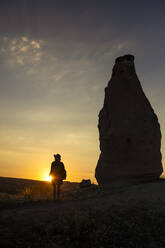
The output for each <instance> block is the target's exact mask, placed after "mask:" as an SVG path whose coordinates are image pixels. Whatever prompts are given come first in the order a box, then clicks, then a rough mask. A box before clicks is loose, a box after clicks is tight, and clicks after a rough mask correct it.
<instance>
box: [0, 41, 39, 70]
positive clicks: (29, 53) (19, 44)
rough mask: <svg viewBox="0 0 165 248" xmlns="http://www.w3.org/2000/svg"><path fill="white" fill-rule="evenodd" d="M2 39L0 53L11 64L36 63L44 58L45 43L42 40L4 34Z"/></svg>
mask: <svg viewBox="0 0 165 248" xmlns="http://www.w3.org/2000/svg"><path fill="white" fill-rule="evenodd" d="M0 41H1V50H0V53H1V55H2V56H4V59H5V61H6V62H7V63H8V64H9V65H10V66H16V65H21V66H25V65H27V64H29V65H32V64H33V65H34V64H36V63H39V62H40V61H41V60H42V55H43V53H42V50H43V44H44V42H43V41H42V40H34V39H33V40H31V39H29V38H28V37H26V36H22V37H16V38H15V37H14V38H9V37H7V36H4V37H2V38H1V39H0Z"/></svg>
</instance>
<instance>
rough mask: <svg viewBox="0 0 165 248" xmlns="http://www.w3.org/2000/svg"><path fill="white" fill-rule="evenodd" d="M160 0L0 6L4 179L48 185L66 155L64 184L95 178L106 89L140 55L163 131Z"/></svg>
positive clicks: (36, 1)
mask: <svg viewBox="0 0 165 248" xmlns="http://www.w3.org/2000/svg"><path fill="white" fill-rule="evenodd" d="M164 11H165V2H164V1H163V0H158V1H155V0H154V1H153V0H148V1H147V0H145V1H144V0H143V1H141V0H139V1H132V0H125V1H123V0H115V1H111V0H107V1H106V0H102V1H100V0H99V1H98V0H93V1H92V0H88V1H86V0H83V1H80V0H77V1H73V0H69V1H68V0H65V1H64V0H58V1H56V0H52V1H51V0H46V1H45V0H1V1H0V116H1V118H0V137H1V139H0V176H6V177H17V178H31V179H39V180H45V178H46V176H47V175H48V174H49V170H50V164H51V162H52V160H53V154H55V153H60V154H61V156H62V161H63V162H64V164H65V167H66V170H67V180H69V181H81V180H82V179H83V178H84V179H88V178H90V179H91V180H92V182H95V178H94V173H95V167H96V164H97V160H98V157H99V154H100V150H99V135H98V129H97V123H98V114H99V111H100V109H101V108H102V106H103V101H104V88H105V87H106V86H107V83H108V81H109V79H110V77H111V72H112V67H113V65H114V61H115V58H116V57H118V56H121V55H124V54H128V53H130V54H133V55H134V56H135V66H136V71H137V74H138V77H139V79H140V81H141V85H142V87H143V89H144V91H145V94H146V96H147V97H148V99H149V101H150V102H151V104H152V106H153V108H154V110H155V112H156V114H157V116H158V119H159V122H160V125H161V132H162V155H163V160H164V157H165V154H164V146H165V140H164V134H165V133H164V130H165V116H164V108H165V98H164V92H165V82H164V81H165V80H164V78H165V70H164V65H165V49H164V46H165V32H164V26H165V15H164Z"/></svg>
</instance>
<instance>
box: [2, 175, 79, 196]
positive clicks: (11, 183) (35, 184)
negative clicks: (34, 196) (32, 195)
mask: <svg viewBox="0 0 165 248" xmlns="http://www.w3.org/2000/svg"><path fill="white" fill-rule="evenodd" d="M78 185H79V183H75V182H68V181H64V183H63V189H64V188H66V187H67V188H73V187H74V188H75V187H78ZM27 188H33V189H34V188H36V189H43V188H45V189H51V188H52V185H51V183H50V182H47V181H39V180H32V179H22V178H10V177H0V193H7V194H19V193H21V192H22V191H24V190H25V189H27Z"/></svg>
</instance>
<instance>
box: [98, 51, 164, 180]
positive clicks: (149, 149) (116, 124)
mask: <svg viewBox="0 0 165 248" xmlns="http://www.w3.org/2000/svg"><path fill="white" fill-rule="evenodd" d="M98 129H99V140H100V150H101V154H100V157H99V160H98V163H97V166H96V170H95V176H96V179H97V182H98V183H99V184H100V185H106V184H111V183H112V182H117V181H120V182H121V181H122V182H128V181H134V180H144V181H146V180H153V179H156V178H159V177H160V175H161V173H162V171H163V169H162V163H161V158H162V156H161V152H160V148H161V132H160V125H159V122H158V118H157V116H156V114H155V113H154V110H153V108H152V106H151V104H150V102H149V101H148V99H147V97H146V96H145V94H144V91H143V89H142V86H141V84H140V81H139V79H138V77H137V75H136V71H135V66H134V56H133V55H125V56H122V57H119V58H117V59H116V61H115V65H114V67H113V71H112V77H111V79H110V81H109V83H108V86H107V87H106V88H105V99H104V105H103V108H102V109H101V111H100V113H99V124H98Z"/></svg>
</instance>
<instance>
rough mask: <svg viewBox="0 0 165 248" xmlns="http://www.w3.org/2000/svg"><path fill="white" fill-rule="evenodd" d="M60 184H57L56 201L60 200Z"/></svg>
mask: <svg viewBox="0 0 165 248" xmlns="http://www.w3.org/2000/svg"><path fill="white" fill-rule="evenodd" d="M60 186H61V185H60V183H58V184H57V200H60Z"/></svg>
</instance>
